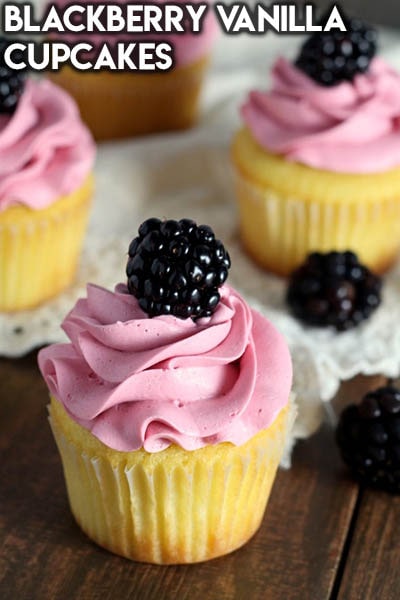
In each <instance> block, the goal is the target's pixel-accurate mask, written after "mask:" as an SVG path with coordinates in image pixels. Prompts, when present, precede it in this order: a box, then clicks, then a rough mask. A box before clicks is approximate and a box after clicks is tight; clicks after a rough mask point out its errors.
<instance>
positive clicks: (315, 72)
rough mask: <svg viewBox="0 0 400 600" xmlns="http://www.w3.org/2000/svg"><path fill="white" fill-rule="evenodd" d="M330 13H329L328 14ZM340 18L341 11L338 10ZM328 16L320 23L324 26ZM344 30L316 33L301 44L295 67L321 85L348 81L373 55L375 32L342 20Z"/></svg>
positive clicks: (354, 22)
mask: <svg viewBox="0 0 400 600" xmlns="http://www.w3.org/2000/svg"><path fill="white" fill-rule="evenodd" d="M329 12H330V11H329ZM342 16H343V11H342ZM327 18H328V14H327V15H325V16H324V17H322V19H321V21H320V24H322V25H325V23H326V21H327ZM343 21H344V23H345V25H346V29H347V31H335V30H333V31H330V32H317V33H314V34H313V35H311V36H310V37H309V38H308V39H307V40H306V41H305V42H304V44H303V46H302V48H301V51H300V54H299V56H298V58H297V60H296V63H295V64H296V66H297V67H298V68H299V69H301V70H302V71H304V73H306V74H307V75H308V76H309V77H311V78H312V79H314V80H315V81H317V82H318V83H319V84H321V85H324V86H332V85H336V84H338V83H340V82H341V81H352V80H353V79H354V77H355V75H357V73H365V72H366V71H367V70H368V68H369V65H370V62H371V60H372V58H373V57H374V56H375V53H376V49H377V32H376V30H375V29H373V28H372V27H369V26H368V25H366V24H364V23H363V22H362V21H360V20H359V19H349V18H347V17H343Z"/></svg>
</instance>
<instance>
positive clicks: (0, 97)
mask: <svg viewBox="0 0 400 600" xmlns="http://www.w3.org/2000/svg"><path fill="white" fill-rule="evenodd" d="M7 45H8V42H7V40H6V39H5V38H3V37H0V114H12V113H13V112H14V111H15V109H16V108H17V105H18V101H19V99H20V97H21V95H22V93H23V91H24V86H25V76H24V75H23V74H22V73H21V72H19V71H13V70H12V69H10V68H9V67H8V66H7V65H6V64H5V62H4V51H5V49H6V47H7Z"/></svg>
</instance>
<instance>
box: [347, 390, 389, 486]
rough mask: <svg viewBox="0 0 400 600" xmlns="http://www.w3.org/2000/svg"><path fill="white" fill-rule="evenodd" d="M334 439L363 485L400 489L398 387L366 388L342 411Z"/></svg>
mask: <svg viewBox="0 0 400 600" xmlns="http://www.w3.org/2000/svg"><path fill="white" fill-rule="evenodd" d="M336 441H337V444H338V446H339V449H340V452H341V455H342V458H343V460H344V461H345V463H346V464H347V465H348V466H349V467H350V469H351V471H352V473H353V475H354V476H355V477H356V478H357V479H358V480H360V481H361V482H363V483H364V484H365V485H367V486H370V487H375V488H380V489H383V490H386V491H388V492H391V493H394V494H399V493H400V390H398V389H396V388H394V387H390V386H388V387H383V388H379V389H377V390H375V391H374V392H369V393H368V394H367V395H366V396H365V397H364V398H363V400H362V401H361V403H360V404H359V405H354V404H353V405H351V406H348V407H347V408H345V410H344V411H343V412H342V414H341V416H340V419H339V424H338V427H337V430H336Z"/></svg>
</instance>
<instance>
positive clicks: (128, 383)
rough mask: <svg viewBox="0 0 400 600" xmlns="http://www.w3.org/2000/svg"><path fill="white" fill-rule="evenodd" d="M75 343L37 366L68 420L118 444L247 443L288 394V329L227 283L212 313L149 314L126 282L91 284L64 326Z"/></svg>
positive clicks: (44, 355) (45, 354) (153, 448)
mask: <svg viewBox="0 0 400 600" xmlns="http://www.w3.org/2000/svg"><path fill="white" fill-rule="evenodd" d="M63 329H64V330H65V332H66V333H67V335H68V337H69V338H70V340H71V342H70V343H67V344H57V345H53V346H50V347H48V348H45V349H44V350H42V351H41V352H40V353H39V367H40V369H41V371H42V374H43V376H44V378H45V380H46V382H47V384H48V386H49V389H50V391H51V393H52V394H53V395H54V396H55V397H56V398H57V399H58V400H59V401H60V402H62V404H63V405H64V407H65V409H66V410H67V412H68V413H69V415H70V416H71V418H72V419H74V420H75V421H76V422H77V423H79V424H80V425H82V426H83V427H85V428H86V429H88V430H89V431H91V432H92V433H93V434H94V435H95V436H96V437H97V438H99V439H100V440H101V441H102V442H103V443H105V444H106V445H108V446H110V447H111V448H113V449H115V450H121V451H130V450H137V449H139V448H141V447H144V449H145V450H146V451H148V452H157V451H159V450H163V449H164V448H166V447H167V446H169V445H170V444H177V445H179V446H181V447H182V448H184V449H187V450H194V449H197V448H201V447H203V446H206V445H209V444H213V443H219V442H222V441H229V442H232V443H234V444H236V445H240V444H242V443H244V442H246V441H247V440H248V439H249V438H250V437H252V436H253V435H255V434H256V433H257V432H258V431H260V430H261V429H264V428H266V427H268V426H269V425H270V424H271V423H272V421H273V420H274V418H275V417H276V415H277V414H278V412H279V411H280V409H281V408H283V407H284V406H285V405H286V403H287V401H288V396H289V391H290V386H291V361H290V356H289V351H288V349H287V346H286V343H285V342H284V340H283V338H282V336H281V335H280V334H279V333H278V332H277V331H276V330H275V328H274V327H273V326H272V325H271V324H270V323H269V322H268V321H266V319H264V318H263V317H262V316H261V315H259V314H258V313H257V312H255V311H253V310H251V309H250V308H249V307H248V305H247V304H246V303H245V302H244V301H243V299H242V298H241V297H240V296H239V295H238V294H237V293H236V292H235V291H234V290H232V289H231V288H229V287H228V286H226V285H225V286H223V288H222V289H221V301H220V303H219V305H218V307H217V310H216V311H215V313H214V314H213V315H212V317H208V318H204V319H199V320H198V321H196V322H194V321H192V320H191V319H177V318H175V317H172V316H158V317H154V318H152V319H149V318H148V317H147V315H146V314H145V313H144V312H143V311H142V310H141V309H140V307H139V305H138V302H137V300H136V299H135V298H134V297H133V296H131V295H130V294H128V293H127V288H126V286H125V285H122V284H121V285H119V286H117V288H116V290H115V292H110V291H107V290H105V289H103V288H100V287H97V286H93V285H89V286H88V288H87V298H86V299H82V300H79V301H78V302H77V304H76V306H75V307H74V309H73V310H72V311H71V313H70V314H69V315H68V316H67V318H66V319H65V321H64V323H63Z"/></svg>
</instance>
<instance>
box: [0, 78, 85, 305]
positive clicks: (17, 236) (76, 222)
mask: <svg viewBox="0 0 400 600" xmlns="http://www.w3.org/2000/svg"><path fill="white" fill-rule="evenodd" d="M0 78H1V87H0V311H4V312H8V311H17V310H22V309H28V308H33V307H35V306H36V305H38V304H40V303H41V302H44V301H45V300H47V299H49V298H51V297H53V296H55V295H56V294H58V293H59V292H61V291H62V290H63V289H64V288H66V287H67V286H68V285H70V283H71V282H72V280H73V278H74V275H75V271H76V266H77V262H78V257H79V253H80V249H81V245H82V239H83V235H84V231H85V226H86V222H87V217H88V211H89V204H90V198H91V195H92V187H93V181H92V175H91V171H92V166H93V159H94V152H95V150H94V144H93V141H92V138H91V136H90V133H89V131H88V130H87V128H86V127H85V126H84V125H83V124H82V122H81V121H80V118H79V113H78V110H77V108H76V105H75V103H74V102H73V100H72V99H71V98H70V97H69V96H68V95H67V94H66V93H65V92H64V91H63V90H61V89H60V88H58V87H57V86H55V85H54V84H52V83H50V82H49V81H37V80H27V81H26V82H25V81H24V80H23V79H22V77H21V76H20V75H16V74H15V73H12V72H10V71H9V70H7V69H6V68H4V67H2V69H1V74H0Z"/></svg>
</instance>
